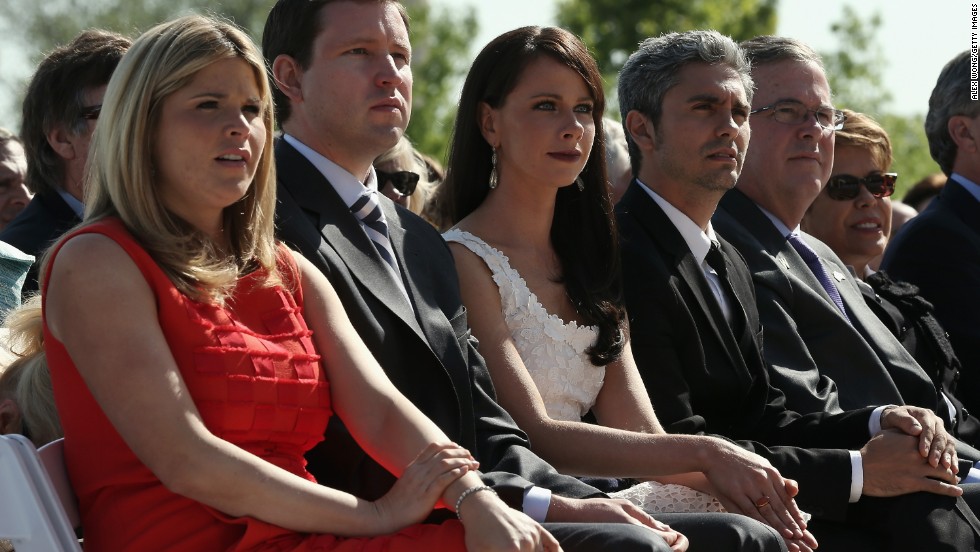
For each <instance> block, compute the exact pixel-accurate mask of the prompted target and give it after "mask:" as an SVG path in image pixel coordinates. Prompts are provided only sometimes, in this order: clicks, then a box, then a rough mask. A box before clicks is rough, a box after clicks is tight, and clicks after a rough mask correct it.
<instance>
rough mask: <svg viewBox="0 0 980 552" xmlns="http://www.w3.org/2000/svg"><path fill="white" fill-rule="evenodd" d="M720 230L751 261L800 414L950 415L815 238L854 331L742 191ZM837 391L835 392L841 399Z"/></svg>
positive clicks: (771, 353)
mask: <svg viewBox="0 0 980 552" xmlns="http://www.w3.org/2000/svg"><path fill="white" fill-rule="evenodd" d="M713 224H714V227H715V230H716V231H718V232H720V233H721V235H722V236H724V237H725V239H727V240H728V241H729V242H731V244H732V245H734V246H735V247H736V248H737V249H738V250H739V252H740V253H741V254H742V255H743V256H744V257H745V261H746V262H747V263H748V266H749V269H750V270H751V271H752V280H753V282H754V284H755V291H756V295H757V304H758V308H759V313H760V316H761V318H762V326H763V327H764V328H765V331H766V342H765V346H764V347H763V351H764V353H765V358H766V360H767V361H768V362H769V364H770V365H771V376H772V382H773V385H774V386H775V387H778V388H779V389H780V390H781V391H782V392H783V393H785V395H786V401H787V403H786V404H787V406H788V407H789V408H790V409H792V410H796V411H797V412H801V413H808V412H819V411H827V410H831V411H832V410H836V409H837V408H843V409H845V410H846V409H852V408H860V407H863V406H868V405H883V404H911V405H916V406H921V407H924V408H928V409H931V410H934V411H936V412H937V414H939V415H940V416H941V417H942V418H943V419H948V418H949V412H948V411H947V410H946V407H945V404H944V403H943V402H942V399H941V397H940V396H939V394H938V391H937V389H936V386H935V385H934V384H933V383H932V380H931V379H930V378H929V376H928V374H926V373H925V371H924V370H922V368H921V367H920V366H919V365H918V364H917V363H916V362H915V359H913V358H912V356H911V355H909V353H908V352H907V351H906V350H905V348H904V347H902V344H901V343H899V342H898V340H897V339H895V336H893V335H892V333H891V332H890V331H888V328H886V327H885V326H884V325H883V324H882V323H881V321H880V320H879V319H878V317H877V316H875V314H874V313H873V312H871V310H870V309H868V306H867V305H866V304H865V302H864V298H863V296H862V294H861V291H860V290H859V289H858V287H857V283H856V282H855V281H854V278H853V276H851V274H850V271H849V270H848V269H847V267H846V266H845V265H844V263H843V262H842V261H841V260H840V259H839V258H838V257H837V255H836V254H834V252H833V251H832V250H831V249H830V248H829V247H827V246H826V245H824V244H823V243H822V242H820V241H819V240H817V239H816V238H814V237H812V236H809V235H807V234H805V233H804V234H802V236H803V239H804V240H805V241H806V242H807V244H808V245H810V246H811V247H812V248H813V249H814V251H816V252H817V254H818V256H820V258H821V260H822V261H823V263H824V265H825V267H826V269H827V272H828V273H829V274H831V275H835V276H837V277H838V278H839V281H837V288H838V289H839V290H840V295H841V299H843V301H844V306H845V308H846V309H847V313H848V316H849V317H850V320H851V322H852V323H853V325H852V324H849V323H848V322H847V321H846V320H845V319H844V317H843V315H842V314H841V313H840V311H839V310H838V309H837V307H836V305H835V304H834V303H833V302H832V301H831V299H830V297H829V296H828V295H827V292H826V291H824V289H823V287H822V286H821V285H820V282H819V280H817V278H816V276H814V275H813V272H811V271H810V269H809V267H808V266H807V265H806V262H805V261H804V260H803V258H802V257H800V255H799V253H797V252H796V250H795V249H793V246H792V245H790V243H789V242H788V241H787V240H786V238H785V237H784V236H783V235H782V234H781V233H780V232H779V230H778V229H777V228H776V227H775V225H773V223H772V221H770V220H769V219H768V218H767V217H766V216H765V214H764V213H763V212H762V211H761V210H760V209H759V208H758V207H757V206H756V205H755V203H753V202H752V200H750V199H749V198H748V197H747V196H746V195H745V194H743V193H742V192H741V191H739V190H738V189H735V190H732V191H731V192H728V193H727V194H725V197H724V198H723V199H722V201H721V204H720V207H719V209H718V211H717V212H716V213H715V216H714V219H713ZM835 389H836V393H835V392H834V391H835Z"/></svg>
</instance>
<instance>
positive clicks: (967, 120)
mask: <svg viewBox="0 0 980 552" xmlns="http://www.w3.org/2000/svg"><path fill="white" fill-rule="evenodd" d="M946 129H947V131H949V135H950V137H951V138H952V139H953V141H954V142H956V149H958V150H963V151H968V152H970V153H976V152H977V151H980V136H978V129H980V125H978V124H977V123H976V120H975V119H974V118H973V117H967V116H966V115H953V116H952V117H950V118H949V122H947V123H946Z"/></svg>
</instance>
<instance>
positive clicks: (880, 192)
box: [827, 173, 898, 201]
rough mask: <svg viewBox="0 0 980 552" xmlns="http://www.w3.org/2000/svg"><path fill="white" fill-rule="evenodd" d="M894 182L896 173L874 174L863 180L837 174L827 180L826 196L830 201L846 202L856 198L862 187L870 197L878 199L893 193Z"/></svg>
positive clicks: (896, 176) (896, 178) (896, 177)
mask: <svg viewBox="0 0 980 552" xmlns="http://www.w3.org/2000/svg"><path fill="white" fill-rule="evenodd" d="M896 180H898V173H875V174H869V175H868V176H866V177H864V178H858V177H856V176H854V175H850V174H838V175H834V176H831V177H830V179H829V180H827V195H828V196H830V199H836V200H839V201H848V200H851V199H854V198H856V197H857V196H858V194H859V193H860V192H861V186H862V185H864V187H865V188H867V189H868V191H869V192H871V195H873V196H875V197H877V198H879V199H880V198H883V197H888V196H890V195H892V194H893V193H895V181H896Z"/></svg>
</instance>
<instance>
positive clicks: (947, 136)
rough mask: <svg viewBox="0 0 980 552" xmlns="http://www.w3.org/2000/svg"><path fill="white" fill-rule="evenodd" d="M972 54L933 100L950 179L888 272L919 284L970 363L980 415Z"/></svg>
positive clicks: (979, 162) (912, 225) (977, 107)
mask: <svg viewBox="0 0 980 552" xmlns="http://www.w3.org/2000/svg"><path fill="white" fill-rule="evenodd" d="M970 56H971V54H970V52H969V51H964V52H962V53H960V54H959V55H957V56H956V57H955V58H953V59H952V60H951V61H950V62H949V63H948V64H946V66H945V67H944V68H943V70H942V72H941V73H940V74H939V78H938V79H937V81H936V86H935V88H934V89H933V91H932V95H931V96H930V98H929V112H928V113H927V114H926V124H925V128H926V138H928V140H929V152H930V153H931V154H932V157H933V159H934V160H935V161H936V162H937V163H938V164H939V167H940V168H941V169H942V171H943V173H944V174H946V175H947V176H948V177H949V180H948V181H947V182H946V184H945V185H944V186H943V189H942V191H941V192H940V194H939V196H938V197H937V198H936V199H934V200H933V201H932V203H931V204H930V205H929V207H928V208H926V209H925V210H924V211H923V212H922V213H920V214H919V215H918V216H917V217H915V218H914V219H912V221H910V222H909V223H908V224H907V225H906V226H905V228H903V229H902V231H901V232H900V233H899V234H896V235H895V237H894V239H893V240H892V242H891V244H890V245H889V246H888V249H887V250H886V252H885V260H884V261H883V262H882V268H884V269H885V270H887V271H888V273H889V274H891V276H892V277H893V278H895V279H896V280H899V281H905V282H909V283H911V284H914V285H916V286H918V288H919V290H920V292H921V293H922V297H923V298H924V299H925V300H927V301H929V302H930V303H932V304H933V305H934V306H935V309H936V310H935V313H936V318H937V319H938V320H939V322H940V323H941V324H942V326H943V328H944V329H945V330H946V332H947V333H948V334H949V341H950V343H952V344H953V348H954V349H955V351H956V356H957V357H959V359H960V362H962V363H963V371H962V373H961V375H962V377H961V380H960V384H959V389H958V393H959V398H960V399H961V400H962V401H963V404H965V405H966V407H967V408H970V409H971V410H974V411H976V412H980V324H978V323H977V314H976V308H977V305H980V102H976V101H973V100H972V99H971V98H970V82H971V81H970V67H971V66H970V63H971V57H970Z"/></svg>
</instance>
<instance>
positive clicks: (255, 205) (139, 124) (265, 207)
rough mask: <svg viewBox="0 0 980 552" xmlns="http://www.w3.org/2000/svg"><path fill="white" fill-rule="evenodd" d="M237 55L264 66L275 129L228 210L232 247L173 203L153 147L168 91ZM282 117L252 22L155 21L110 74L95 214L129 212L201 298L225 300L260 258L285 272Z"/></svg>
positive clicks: (88, 214) (98, 143)
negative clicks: (280, 249) (248, 26)
mask: <svg viewBox="0 0 980 552" xmlns="http://www.w3.org/2000/svg"><path fill="white" fill-rule="evenodd" d="M229 58H232V59H241V60H243V61H245V62H247V63H248V64H249V65H251V67H252V69H253V70H254V72H255V81H256V84H257V86H258V88H259V91H260V94H261V104H262V120H263V122H264V123H265V127H266V129H267V132H266V140H265V144H264V148H263V150H262V155H261V156H260V157H259V160H258V166H257V169H256V173H255V178H254V179H253V181H252V184H251V186H250V187H249V190H248V192H247V193H246V194H245V196H244V197H242V199H241V200H239V201H238V202H236V203H235V204H233V205H231V206H229V207H226V208H225V210H224V220H223V230H224V232H225V234H226V235H227V236H228V237H229V240H230V242H231V246H232V251H231V254H230V255H228V254H225V253H221V252H220V251H219V249H218V248H217V246H216V245H215V244H214V243H213V242H212V241H211V240H210V239H209V238H208V237H207V236H205V235H204V234H203V233H202V232H200V231H198V230H197V229H195V228H194V227H192V226H191V225H190V224H189V223H188V222H186V221H184V220H182V219H180V218H179V217H178V216H176V215H175V214H174V213H172V212H170V211H168V210H167V209H166V207H164V205H163V203H162V201H161V199H160V191H159V189H158V187H157V185H156V182H155V174H154V173H155V171H154V168H153V164H154V159H153V156H152V152H153V149H152V142H153V140H154V138H155V135H156V132H157V128H158V125H159V122H160V121H159V119H160V116H161V110H162V105H163V102H164V100H165V99H166V98H167V97H168V96H169V95H170V94H172V93H174V92H176V91H177V90H179V89H180V88H182V87H183V86H185V85H186V84H188V83H189V82H190V81H191V79H193V77H194V75H195V74H196V73H197V72H198V71H200V70H201V69H203V68H205V67H207V66H208V65H210V64H212V63H214V62H216V61H220V60H224V59H229ZM273 118H274V114H273V107H272V96H271V92H270V90H269V83H268V79H267V78H266V74H265V64H264V62H263V59H262V56H261V54H260V53H259V51H258V49H257V48H256V46H255V45H254V44H253V43H252V41H251V39H249V38H248V36H247V35H246V34H245V33H244V32H242V31H241V30H239V29H238V28H237V27H235V26H234V25H233V24H231V23H229V22H226V21H222V20H219V19H216V18H213V17H205V16H201V15H190V16H186V17H182V18H179V19H176V20H173V21H170V22H168V23H163V24H160V25H157V26H156V27H153V28H152V29H150V30H148V31H146V32H145V33H143V35H142V36H140V37H139V38H138V39H137V40H136V41H135V42H134V43H133V45H132V47H131V48H130V49H129V51H128V52H127V53H126V55H125V56H124V57H123V59H122V61H120V63H119V66H118V67H117V68H116V71H115V73H114V74H113V76H112V79H111V80H110V81H109V86H108V89H107V90H106V94H105V99H104V101H103V104H102V112H101V114H100V115H99V125H98V126H97V128H96V131H95V134H94V138H93V146H92V155H91V156H90V158H89V166H88V174H87V183H86V195H85V218H84V220H85V223H86V224H87V223H91V222H94V221H97V220H100V219H102V218H105V217H110V216H114V217H118V218H120V219H121V220H122V221H123V223H124V224H125V225H126V228H127V229H128V230H129V232H130V233H132V234H133V236H134V237H135V238H136V239H137V240H138V241H139V242H140V244H141V245H142V246H143V247H144V248H145V249H146V250H147V251H148V252H149V253H150V255H151V256H152V257H153V258H154V260H155V261H156V262H157V264H159V265H160V267H161V269H163V271H164V273H166V274H167V276H168V277H169V278H170V280H171V281H172V282H173V283H174V285H175V286H176V287H177V289H178V290H180V291H181V292H182V293H184V294H186V295H188V296H190V297H192V298H194V299H196V300H203V301H212V302H216V303H219V304H221V303H223V301H224V299H225V298H226V297H227V295H228V293H229V292H230V290H231V288H232V287H233V285H234V283H235V281H236V280H237V279H238V277H239V276H240V275H241V274H242V273H243V272H246V271H250V270H253V269H255V268H256V265H259V266H262V267H264V268H266V269H267V270H268V271H269V274H270V278H269V279H268V281H267V282H266V283H273V282H276V281H278V275H277V272H276V269H275V268H276V267H275V256H276V248H275V240H274V226H273V225H274V211H275V173H274V167H273V151H272V139H273V132H272V131H273V129H274V128H275V124H274V120H273ZM99 129H104V130H99Z"/></svg>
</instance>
